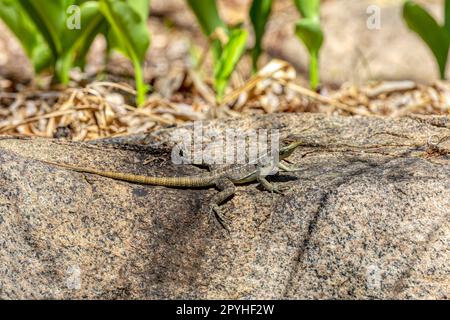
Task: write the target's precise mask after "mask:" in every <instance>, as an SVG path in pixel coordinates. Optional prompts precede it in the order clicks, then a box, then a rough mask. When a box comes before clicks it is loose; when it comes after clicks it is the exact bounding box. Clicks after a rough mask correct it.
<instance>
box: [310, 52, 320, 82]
mask: <svg viewBox="0 0 450 320" xmlns="http://www.w3.org/2000/svg"><path fill="white" fill-rule="evenodd" d="M310 59H311V60H310V63H309V82H310V85H311V89H312V90H316V89H317V86H318V85H319V54H318V52H313V53H311V58H310Z"/></svg>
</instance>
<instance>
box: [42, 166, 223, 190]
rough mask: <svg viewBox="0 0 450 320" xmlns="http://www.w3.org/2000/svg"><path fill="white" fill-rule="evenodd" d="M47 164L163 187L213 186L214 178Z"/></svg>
mask: <svg viewBox="0 0 450 320" xmlns="http://www.w3.org/2000/svg"><path fill="white" fill-rule="evenodd" d="M43 162H45V163H48V164H52V165H56V166H59V167H63V168H67V169H70V170H73V171H77V172H83V173H91V174H95V175H98V176H102V177H107V178H111V179H114V180H122V181H126V182H133V183H139V184H148V185H156V186H164V187H181V188H193V187H209V186H214V185H215V183H214V179H212V178H211V177H196V176H192V177H190V176H185V177H148V176H142V175H134V174H128V173H122V172H114V171H100V170H96V169H90V168H82V167H77V166H72V165H69V164H62V163H55V162H48V161H43Z"/></svg>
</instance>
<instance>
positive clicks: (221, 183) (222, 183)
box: [210, 178, 236, 230]
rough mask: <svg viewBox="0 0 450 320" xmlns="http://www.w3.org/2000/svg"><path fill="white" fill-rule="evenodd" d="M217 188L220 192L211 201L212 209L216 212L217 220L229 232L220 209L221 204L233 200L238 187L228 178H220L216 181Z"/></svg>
mask: <svg viewBox="0 0 450 320" xmlns="http://www.w3.org/2000/svg"><path fill="white" fill-rule="evenodd" d="M216 187H217V189H219V190H220V192H219V193H218V194H216V195H214V196H213V197H212V198H211V200H210V208H211V210H212V211H213V212H214V214H215V216H216V218H217V220H218V221H219V223H220V224H221V225H222V227H223V228H225V229H226V230H228V228H227V226H226V224H225V219H224V216H223V213H222V209H221V208H220V204H222V203H223V202H225V201H226V200H227V199H229V198H231V197H232V196H233V195H234V194H235V192H236V187H235V186H234V183H233V182H232V181H231V180H230V179H228V178H220V179H218V180H217V181H216Z"/></svg>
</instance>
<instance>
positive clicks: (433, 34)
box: [403, 0, 450, 79]
mask: <svg viewBox="0 0 450 320" xmlns="http://www.w3.org/2000/svg"><path fill="white" fill-rule="evenodd" d="M444 13H445V14H444V19H445V21H444V24H443V25H440V24H439V23H438V22H437V21H436V20H435V19H434V18H433V16H431V15H430V14H429V13H428V11H426V10H425V9H424V8H423V7H422V6H420V5H419V4H417V3H415V2H414V1H406V2H405V4H404V6H403V18H404V19H405V21H406V24H407V25H408V27H409V28H410V29H411V30H412V31H414V32H416V33H417V34H418V35H419V36H420V37H421V38H422V40H423V41H424V42H425V43H426V44H427V45H428V47H429V48H430V50H431V51H432V52H433V55H434V57H435V59H436V62H437V64H438V66H439V73H440V76H441V79H444V78H445V69H446V66H447V58H448V50H449V47H450V0H445V8H444Z"/></svg>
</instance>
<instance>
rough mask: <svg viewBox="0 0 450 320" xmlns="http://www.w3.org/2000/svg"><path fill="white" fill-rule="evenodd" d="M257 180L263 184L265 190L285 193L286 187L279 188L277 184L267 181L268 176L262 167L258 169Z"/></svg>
mask: <svg viewBox="0 0 450 320" xmlns="http://www.w3.org/2000/svg"><path fill="white" fill-rule="evenodd" d="M256 180H257V181H258V182H259V183H260V184H261V186H262V187H263V188H264V189H265V190H267V191H269V192H272V193H279V194H283V193H284V191H286V188H283V189H281V188H278V187H277V186H275V185H273V184H272V183H270V182H269V181H267V179H266V176H265V175H263V174H262V173H261V169H258V170H257V171H256Z"/></svg>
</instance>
